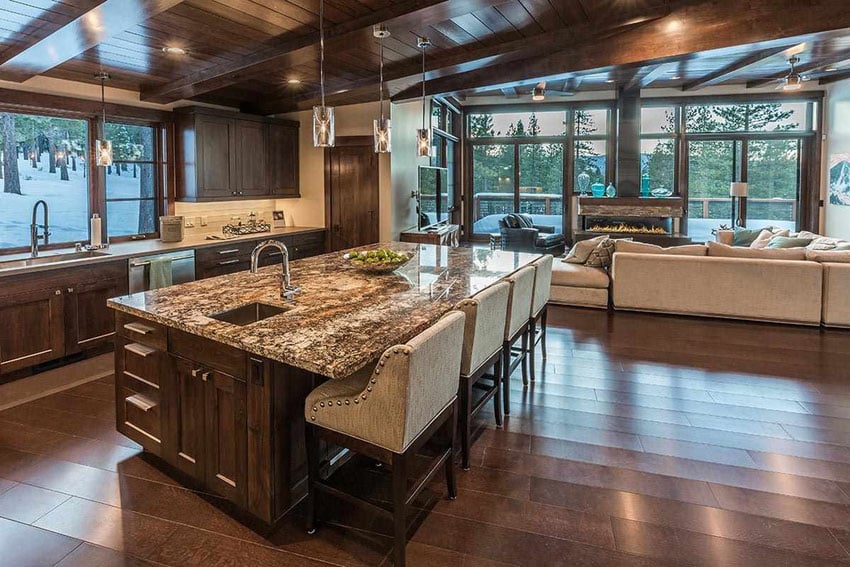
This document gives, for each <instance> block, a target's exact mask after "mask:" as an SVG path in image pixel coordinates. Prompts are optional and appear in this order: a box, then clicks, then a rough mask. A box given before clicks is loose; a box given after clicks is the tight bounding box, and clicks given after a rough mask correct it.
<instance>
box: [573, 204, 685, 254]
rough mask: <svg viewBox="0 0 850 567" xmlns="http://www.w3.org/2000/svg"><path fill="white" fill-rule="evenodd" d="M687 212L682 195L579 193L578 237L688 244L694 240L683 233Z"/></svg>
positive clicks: (576, 235)
mask: <svg viewBox="0 0 850 567" xmlns="http://www.w3.org/2000/svg"><path fill="white" fill-rule="evenodd" d="M683 215H684V203H683V200H682V199H680V198H678V197H669V198H663V199H655V198H642V197H619V198H617V197H614V198H598V197H579V199H578V219H579V224H578V227H577V230H576V234H575V239H576V240H585V239H587V238H593V237H595V236H599V235H602V234H607V235H610V236H612V237H615V238H633V239H634V240H638V241H641V242H649V243H652V244H659V245H661V246H675V245H677V244H686V243H688V242H690V241H691V240H690V238H688V237H686V236H682V234H681V233H680V227H681V220H682V216H683Z"/></svg>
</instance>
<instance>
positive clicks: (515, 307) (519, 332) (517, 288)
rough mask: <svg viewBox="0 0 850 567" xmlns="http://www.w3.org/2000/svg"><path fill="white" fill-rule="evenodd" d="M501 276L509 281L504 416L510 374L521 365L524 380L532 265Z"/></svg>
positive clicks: (507, 409) (504, 344)
mask: <svg viewBox="0 0 850 567" xmlns="http://www.w3.org/2000/svg"><path fill="white" fill-rule="evenodd" d="M505 279H506V281H508V283H510V284H511V297H510V300H509V301H508V318H507V321H506V324H505V336H504V340H503V342H502V392H503V393H502V399H503V400H504V404H505V408H504V411H505V415H508V414H510V413H511V385H510V378H511V374H512V373H513V371H514V370H516V368H517V367H518V366H520V365H522V377H523V382H525V381H526V380H527V379H528V378H527V375H528V374H527V373H528V370H527V366H526V356H525V355H526V353H527V351H528V344H527V341H528V321H529V319H530V318H531V301H532V299H533V297H534V268H533V267H532V266H526V267H524V268H522V269H519V270H517V271H516V272H514V273H513V274H511V275H510V276H508V277H507V278H505ZM520 339H522V346H521V347H520V348H519V349H515V348H514V345H515V344H516V342H517V341H518V340H520Z"/></svg>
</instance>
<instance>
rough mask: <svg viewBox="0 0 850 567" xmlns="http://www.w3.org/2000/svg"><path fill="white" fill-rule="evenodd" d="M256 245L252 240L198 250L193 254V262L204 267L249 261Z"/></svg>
mask: <svg viewBox="0 0 850 567" xmlns="http://www.w3.org/2000/svg"><path fill="white" fill-rule="evenodd" d="M256 245H257V243H256V242H254V241H253V240H249V241H240V242H232V243H230V244H227V245H225V246H216V247H214V248H200V249H199V250H197V251H196V252H195V262H196V263H198V264H202V265H204V266H214V265H216V264H218V263H219V262H226V261H229V260H233V259H246V258H247V259H250V258H251V252H252V251H253V250H254V247H255V246H256Z"/></svg>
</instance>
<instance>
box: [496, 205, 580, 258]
mask: <svg viewBox="0 0 850 567" xmlns="http://www.w3.org/2000/svg"><path fill="white" fill-rule="evenodd" d="M499 232H500V233H501V236H502V250H511V251H514V252H532V253H536V254H552V255H553V256H560V255H561V254H563V253H564V243H565V240H564V235H563V234H555V227H554V226H545V225H536V224H534V222H533V221H532V219H531V216H529V215H524V214H518V213H511V214H509V215H505V216H504V217H503V218H502V219H501V220H499Z"/></svg>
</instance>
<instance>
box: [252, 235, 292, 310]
mask: <svg viewBox="0 0 850 567" xmlns="http://www.w3.org/2000/svg"><path fill="white" fill-rule="evenodd" d="M266 248H277V249H278V250H280V255H281V257H282V258H283V261H282V265H283V278H282V279H281V282H280V298H281V299H285V300H287V301H292V300H293V299H295V296H296V295H297V294H299V293H301V288H300V287H296V286H294V285H292V281H291V280H290V279H289V250H288V249H287V248H286V245H285V244H283V243H281V242H278V241H277V240H266V241H265V242H262V243H260V244H259V245H258V246H257V247H256V248H254V251H253V252H251V273H252V274H256V273H257V263H258V262H259V260H260V254H261V253H262V251H263V250H265V249H266Z"/></svg>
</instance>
